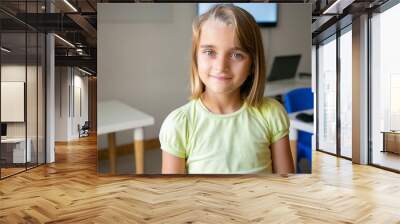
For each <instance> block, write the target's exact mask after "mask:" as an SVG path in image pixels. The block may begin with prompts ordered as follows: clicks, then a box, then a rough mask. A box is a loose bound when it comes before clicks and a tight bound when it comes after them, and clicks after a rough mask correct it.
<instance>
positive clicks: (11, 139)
mask: <svg viewBox="0 0 400 224" xmlns="http://www.w3.org/2000/svg"><path fill="white" fill-rule="evenodd" d="M24 141H25V138H11V137H10V138H8V137H7V138H5V139H1V143H19V142H24ZM27 141H30V138H28V139H27Z"/></svg>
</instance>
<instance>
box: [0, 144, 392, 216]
mask: <svg viewBox="0 0 400 224" xmlns="http://www.w3.org/2000/svg"><path fill="white" fill-rule="evenodd" d="M95 162H96V141H95V138H85V139H84V140H82V141H79V142H74V143H71V144H68V145H57V150H56V163H55V164H50V165H46V166H41V167H38V168H35V169H33V170H29V171H27V172H25V173H21V174H18V175H16V176H12V177H9V178H7V179H5V180H2V181H0V202H1V203H0V223H43V222H48V223H249V222H254V223H385V224H386V223H400V212H399V211H400V175H399V174H396V173H392V172H388V171H384V170H380V169H377V168H374V167H370V166H359V165H352V164H351V162H350V161H348V160H343V159H337V158H335V157H333V156H330V155H326V154H323V153H315V154H314V161H313V174H312V175H294V176H290V177H288V178H285V177H280V176H274V175H271V176H234V177H232V176H229V177H221V176H219V177H217V176H202V177H199V176H194V177H193V176H192V177H184V178H182V177H176V176H175V177H162V178H161V177H157V178H155V177H127V176H119V177H108V176H98V175H97V173H96V163H95Z"/></svg>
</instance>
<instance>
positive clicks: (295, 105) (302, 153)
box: [284, 88, 314, 173]
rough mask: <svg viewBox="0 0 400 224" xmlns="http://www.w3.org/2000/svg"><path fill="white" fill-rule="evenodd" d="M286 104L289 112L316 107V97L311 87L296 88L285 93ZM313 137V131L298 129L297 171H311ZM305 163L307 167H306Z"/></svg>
mask: <svg viewBox="0 0 400 224" xmlns="http://www.w3.org/2000/svg"><path fill="white" fill-rule="evenodd" d="M284 104H285V108H286V111H287V112H288V113H293V112H297V111H301V110H308V109H313V108H314V98H313V94H312V91H311V88H299V89H294V90H292V91H290V92H288V93H286V94H285V95H284ZM311 138H312V133H308V132H304V131H298V135H297V158H296V161H297V167H296V169H297V172H298V173H311V168H312V167H311V165H312V163H311V161H312V160H311V159H312V156H311V155H312V149H311V146H312V144H311ZM304 164H305V166H306V168H304Z"/></svg>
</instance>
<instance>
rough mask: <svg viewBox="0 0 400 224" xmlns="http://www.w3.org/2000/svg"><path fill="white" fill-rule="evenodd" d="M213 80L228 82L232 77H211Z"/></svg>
mask: <svg viewBox="0 0 400 224" xmlns="http://www.w3.org/2000/svg"><path fill="white" fill-rule="evenodd" d="M210 76H211V77H212V78H214V79H217V80H220V81H227V80H230V79H232V77H229V76H220V75H210Z"/></svg>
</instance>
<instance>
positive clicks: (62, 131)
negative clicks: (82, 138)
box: [55, 67, 88, 141]
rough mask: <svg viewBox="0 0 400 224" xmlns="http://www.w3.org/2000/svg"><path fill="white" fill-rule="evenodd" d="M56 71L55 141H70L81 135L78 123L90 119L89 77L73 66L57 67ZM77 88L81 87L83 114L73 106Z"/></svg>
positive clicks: (81, 123)
mask: <svg viewBox="0 0 400 224" xmlns="http://www.w3.org/2000/svg"><path fill="white" fill-rule="evenodd" d="M55 73H56V77H55V123H56V125H55V126H56V127H55V141H70V140H73V139H77V138H78V137H79V136H78V128H77V127H78V124H80V125H83V123H84V122H85V121H87V120H88V90H87V89H88V78H87V77H86V76H82V75H83V73H81V72H80V71H79V70H77V69H73V68H71V67H56V69H55ZM76 88H80V89H81V101H82V102H81V105H82V116H80V113H79V111H78V108H76V107H74V106H73V105H74V103H78V102H76V100H77V99H76V97H75V94H77V93H76V92H74V90H75V89H76ZM78 104H79V103H78ZM74 109H75V113H74V111H73V110H74Z"/></svg>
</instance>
